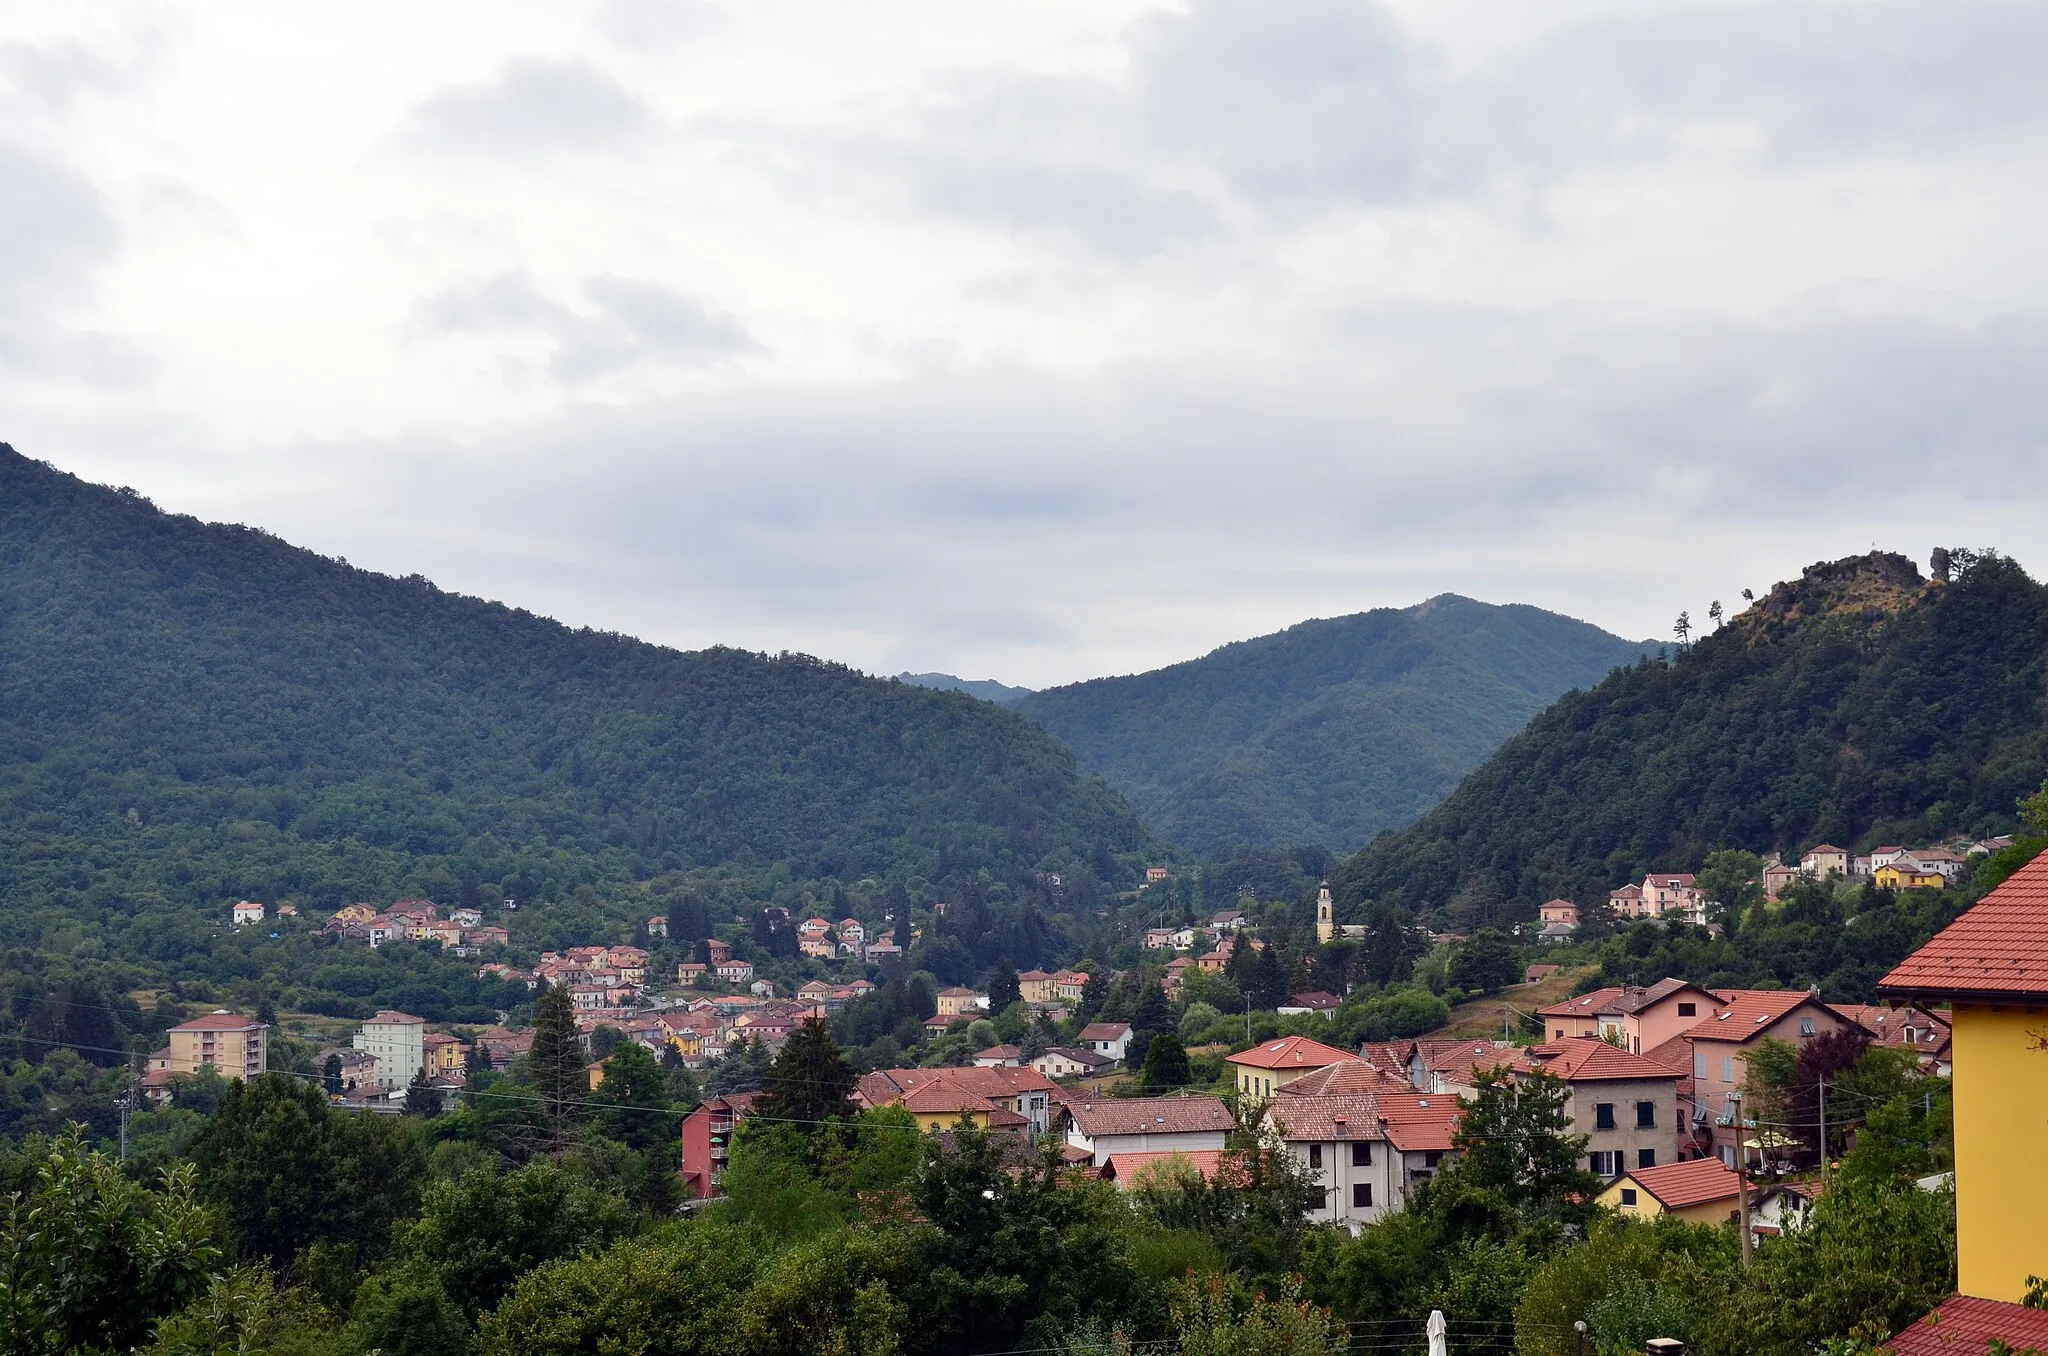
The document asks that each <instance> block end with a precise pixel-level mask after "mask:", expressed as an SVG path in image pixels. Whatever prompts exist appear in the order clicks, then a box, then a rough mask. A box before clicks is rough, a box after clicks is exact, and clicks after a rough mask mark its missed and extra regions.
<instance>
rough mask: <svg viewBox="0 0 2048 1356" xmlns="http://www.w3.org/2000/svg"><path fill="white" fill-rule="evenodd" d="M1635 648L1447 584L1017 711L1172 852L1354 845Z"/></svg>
mask: <svg viewBox="0 0 2048 1356" xmlns="http://www.w3.org/2000/svg"><path fill="white" fill-rule="evenodd" d="M1644 648H1645V647H1644V646H1643V645H1642V644H1639V643H1637V642H1632V641H1626V640H1622V639H1620V638H1619V637H1617V636H1612V635H1609V634H1608V633H1606V632H1605V631H1602V630H1600V629H1599V628H1598V627H1595V626H1591V625H1589V624H1587V623H1585V622H1581V621H1574V620H1573V619H1571V618H1569V617H1562V616H1559V615H1557V614H1556V613H1553V612H1545V611H1543V610H1542V609H1540V608H1535V607H1527V606H1521V605H1510V606H1496V605H1493V604H1489V603H1480V602H1474V601H1473V600H1471V599H1469V598H1461V597H1458V596H1457V595H1455V594H1443V595H1441V596H1439V597H1436V598H1432V599H1430V600H1429V601H1428V602H1425V603H1421V604H1418V605H1417V606H1414V607H1408V608H1399V609H1396V608H1380V609H1377V610H1375V611H1371V612H1364V613H1359V614H1356V615H1353V616H1348V617H1336V618H1330V619H1327V620H1318V621H1308V622H1303V623H1301V624H1300V625H1298V626H1293V627H1290V628H1288V629H1287V630H1285V631H1282V632H1280V633H1278V634H1277V635H1270V636H1262V637H1259V638H1258V639H1255V640H1246V641H1240V642H1237V643H1235V644H1231V645H1225V646H1223V647H1222V648H1220V649H1217V650H1215V651H1212V652H1211V653H1209V654H1207V655H1204V656H1203V657H1202V658H1200V659H1194V660H1189V661H1187V662H1185V663H1180V664H1174V665H1171V666H1169V667H1167V668H1163V669H1158V670H1155V671H1153V672H1150V673H1143V674H1137V675H1135V676H1131V677H1121V678H1098V679H1095V680H1093V681H1090V682H1085V683H1076V684H1073V685H1071V686H1068V687H1059V688H1050V689H1047V690H1044V691H1041V692H1037V693H1033V694H1031V695H1030V696H1027V697H1024V698H1022V699H1021V700H1019V701H1018V702H1016V703H1015V705H1016V709H1017V710H1019V711H1022V712H1023V713H1024V714H1026V715H1028V716H1030V717H1031V718H1032V719H1033V720H1035V721H1037V722H1038V723H1039V724H1040V725H1042V726H1043V727H1044V728H1046V729H1047V730H1050V731H1051V732H1052V733H1053V734H1056V735H1058V736H1059V737H1060V738H1061V739H1063V740H1065V741H1066V742H1067V744H1068V745H1069V746H1071V747H1072V748H1073V749H1074V751H1075V753H1076V754H1078V755H1079V757H1080V759H1081V766H1082V767H1083V768H1084V769H1086V770H1087V771H1090V772H1097V773H1100V774H1101V775H1102V776H1103V777H1104V778H1106V779H1107V780H1108V781H1109V782H1110V784H1111V785H1113V786H1115V787H1116V788H1117V789H1118V790H1120V791H1122V792H1123V793H1124V794H1125V795H1126V796H1127V797H1129V798H1130V799H1131V801H1132V803H1133V804H1135V805H1136V806H1137V807H1138V809H1139V810H1140V812H1141V813H1143V814H1144V815H1145V817H1146V820H1147V822H1148V823H1149V824H1150V825H1151V826H1152V827H1153V828H1155V829H1156V830H1158V831H1159V832H1160V833H1161V834H1162V835H1163V836H1164V837H1166V838H1168V839H1170V840H1171V841H1173V842H1176V843H1179V844H1181V845H1182V846H1183V847H1187V848H1190V849H1193V850H1196V851H1221V850H1226V849H1229V848H1232V847H1235V846H1238V845H1240V844H1250V845H1254V846H1277V845H1289V844H1310V843H1319V844H1322V845H1323V846H1326V847H1329V848H1333V849H1337V850H1340V851H1350V850H1352V849H1355V848H1357V847H1359V846H1360V845H1362V844H1363V843H1365V842H1366V841H1367V840H1368V839H1370V838H1371V837H1372V836H1373V835H1374V834H1375V833H1377V832H1379V831H1381V830H1382V829H1387V828H1393V827H1398V826H1400V825H1403V824H1407V823H1410V822H1412V821H1413V820H1414V819H1415V818H1416V817H1417V816H1419V815H1420V814H1422V813H1423V812H1424V811H1425V810H1427V809H1429V808H1430V807H1431V806H1432V805H1435V804H1436V803H1437V802H1438V801H1439V800H1441V799H1442V798H1443V796H1444V795H1445V794H1446V793H1448V792H1449V791H1450V790H1451V788H1452V787H1454V786H1455V785H1456V784H1457V782H1458V779H1459V778H1460V777H1461V776H1463V775H1464V774H1465V773H1466V772H1469V771H1470V770H1471V769H1473V768H1475V767H1477V766H1478V765H1479V764H1480V763H1481V762H1482V761H1484V760H1485V758H1486V756H1487V755H1488V754H1489V753H1491V752H1492V751H1493V750H1494V749H1496V748H1498V747H1499V746H1500V743H1501V741H1502V740H1504V739H1506V738H1507V737H1508V736H1509V735H1511V734H1513V733H1514V732H1515V731H1516V730H1518V729H1520V728H1521V727H1522V725H1523V723H1524V722H1526V721H1527V720H1528V719H1529V717H1530V716H1532V715H1534V714H1535V713H1536V712H1538V711H1540V710H1542V709H1543V707H1544V706H1546V705H1548V704H1549V702H1550V701H1551V700H1552V699H1554V698H1555V697H1557V696H1558V695H1559V694H1560V693H1563V692H1566V691H1569V690H1570V689H1572V688H1575V687H1588V686H1591V685H1592V684H1593V683H1596V682H1598V681H1599V680H1600V679H1601V678H1602V677H1603V676H1605V675H1606V674H1607V673H1608V672H1609V671H1610V670H1612V669H1613V668H1615V667H1616V666H1617V665H1622V664H1629V663H1633V662H1634V661H1635V660H1636V659H1637V658H1639V657H1640V656H1641V654H1642V653H1643V651H1644Z"/></svg>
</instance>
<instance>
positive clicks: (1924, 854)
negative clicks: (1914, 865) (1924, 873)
mask: <svg viewBox="0 0 2048 1356" xmlns="http://www.w3.org/2000/svg"><path fill="white" fill-rule="evenodd" d="M1913 856H1914V857H1915V858H1917V859H1918V860H1919V862H1920V865H1922V866H1924V867H1926V868H1927V869H1928V870H1930V871H1933V872H1936V873H1938V874H1939V875H1940V876H1941V878H1942V879H1943V880H1945V881H1947V882H1948V883H1949V884H1950V885H1953V884H1955V883H1956V881H1958V880H1960V879H1961V878H1962V875H1963V872H1964V871H1965V870H1966V869H1967V868H1968V866H1969V862H1968V861H1967V860H1966V859H1965V858H1963V857H1961V856H1958V855H1957V854H1956V853H1953V852H1950V851H1949V850H1948V849H1947V848H1916V849H1914V851H1913Z"/></svg>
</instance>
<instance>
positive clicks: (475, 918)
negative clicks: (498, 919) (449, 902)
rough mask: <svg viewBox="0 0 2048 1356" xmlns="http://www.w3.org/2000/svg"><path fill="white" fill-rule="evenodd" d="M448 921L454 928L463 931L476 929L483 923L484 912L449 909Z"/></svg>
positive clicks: (479, 910)
mask: <svg viewBox="0 0 2048 1356" xmlns="http://www.w3.org/2000/svg"><path fill="white" fill-rule="evenodd" d="M448 921H449V922H451V923H453V924H455V926H456V927H458V928H463V929H465V930H466V929H469V928H473V927H478V926H480V925H481V924H482V923H483V921H484V911H483V910H482V909H468V908H463V909H450V910H448Z"/></svg>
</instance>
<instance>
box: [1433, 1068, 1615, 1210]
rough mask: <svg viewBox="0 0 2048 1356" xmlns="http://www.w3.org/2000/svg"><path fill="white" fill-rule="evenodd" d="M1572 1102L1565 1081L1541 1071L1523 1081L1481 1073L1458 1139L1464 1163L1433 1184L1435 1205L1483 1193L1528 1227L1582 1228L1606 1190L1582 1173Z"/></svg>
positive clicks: (1497, 1072) (1581, 1141)
mask: <svg viewBox="0 0 2048 1356" xmlns="http://www.w3.org/2000/svg"><path fill="white" fill-rule="evenodd" d="M1570 1102H1571V1089H1570V1088H1569V1087H1568V1086H1566V1084H1565V1082H1564V1080H1563V1079H1561V1078H1558V1077H1556V1076H1555V1075H1553V1074H1548V1073H1544V1072H1542V1071H1541V1070H1539V1071H1537V1072H1535V1073H1532V1074H1525V1075H1522V1076H1521V1077H1519V1078H1511V1077H1509V1076H1508V1074H1507V1073H1506V1071H1505V1070H1504V1069H1489V1070H1485V1071H1483V1072H1481V1073H1479V1074H1478V1075H1477V1076H1476V1077H1475V1078H1474V1079H1473V1088H1472V1096H1471V1098H1470V1099H1469V1100H1468V1102H1467V1105H1466V1108H1465V1114H1464V1115H1463V1117H1461V1118H1460V1119H1459V1121H1458V1129H1457V1132H1456V1134H1455V1135H1453V1136H1452V1141H1451V1142H1452V1146H1453V1147H1454V1148H1455V1149H1456V1150H1457V1151H1458V1156H1457V1157H1456V1158H1455V1159H1454V1160H1452V1162H1451V1163H1449V1164H1448V1165H1446V1167H1445V1168H1444V1170H1443V1171H1441V1172H1439V1173H1438V1175H1437V1177H1436V1179H1435V1180H1433V1181H1432V1182H1431V1183H1430V1184H1429V1185H1430V1187H1431V1188H1432V1190H1431V1192H1430V1193H1429V1194H1430V1195H1431V1197H1432V1198H1433V1199H1434V1202H1435V1203H1436V1204H1438V1205H1440V1206H1446V1205H1450V1204H1451V1203H1452V1202H1455V1201H1456V1200H1457V1199H1458V1198H1459V1197H1460V1196H1461V1195H1469V1194H1471V1193H1479V1194H1482V1195H1484V1196H1487V1197H1491V1198H1492V1199H1493V1200H1494V1201H1496V1202H1498V1203H1499V1204H1501V1205H1504V1206H1505V1207H1507V1209H1508V1210H1510V1211H1512V1212H1514V1213H1515V1214H1516V1215H1518V1216H1520V1217H1521V1219H1522V1220H1524V1221H1528V1222H1536V1221H1541V1220H1545V1219H1566V1218H1569V1219H1576V1220H1578V1221H1580V1222H1581V1223H1583V1221H1584V1220H1585V1219H1587V1218H1589V1217H1590V1216H1591V1214H1592V1212H1593V1209H1594V1207H1593V1206H1592V1204H1591V1202H1592V1200H1593V1198H1594V1197H1595V1196H1597V1195H1598V1194H1599V1192H1600V1189H1601V1188H1602V1187H1603V1186H1605V1185H1606V1184H1605V1183H1604V1182H1602V1181H1601V1180H1600V1179H1599V1178H1598V1177H1595V1176H1593V1174H1591V1173H1589V1172H1587V1171H1586V1170H1585V1169H1583V1168H1581V1167H1580V1166H1579V1159H1580V1157H1581V1156H1582V1155H1583V1154H1584V1153H1585V1152H1586V1137H1585V1136H1584V1135H1574V1134H1570V1133H1568V1131H1567V1130H1566V1108H1567V1107H1568V1106H1569V1105H1570Z"/></svg>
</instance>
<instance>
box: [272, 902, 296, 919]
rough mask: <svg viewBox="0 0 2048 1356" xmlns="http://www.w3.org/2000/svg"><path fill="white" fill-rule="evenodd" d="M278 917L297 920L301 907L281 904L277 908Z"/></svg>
mask: <svg viewBox="0 0 2048 1356" xmlns="http://www.w3.org/2000/svg"><path fill="white" fill-rule="evenodd" d="M277 916H278V917H279V918H297V917H298V916H299V906H298V905H296V904H280V905H278V906H277Z"/></svg>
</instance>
